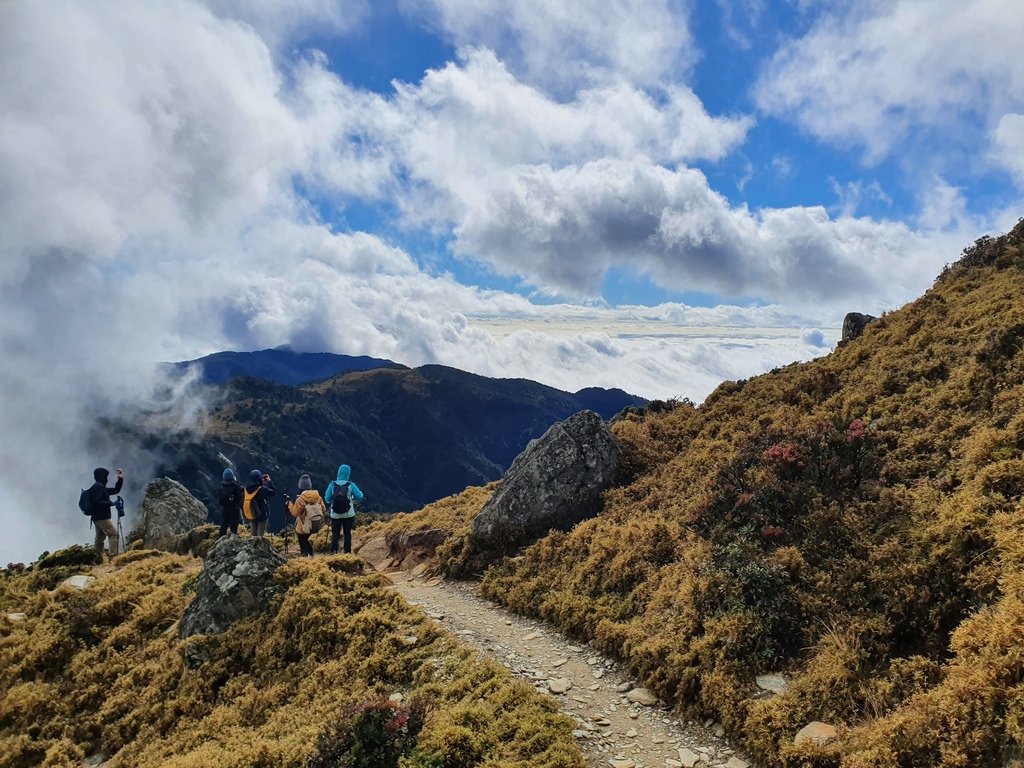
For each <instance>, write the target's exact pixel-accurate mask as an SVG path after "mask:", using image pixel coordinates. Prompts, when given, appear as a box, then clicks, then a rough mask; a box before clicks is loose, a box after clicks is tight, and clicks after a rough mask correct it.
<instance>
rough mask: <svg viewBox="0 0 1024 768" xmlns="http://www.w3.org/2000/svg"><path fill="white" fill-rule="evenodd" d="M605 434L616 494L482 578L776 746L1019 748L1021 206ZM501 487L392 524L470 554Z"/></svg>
mask: <svg viewBox="0 0 1024 768" xmlns="http://www.w3.org/2000/svg"><path fill="white" fill-rule="evenodd" d="M613 431H614V433H615V435H616V437H617V439H618V440H619V442H620V444H621V446H622V451H623V462H622V465H623V477H622V479H621V480H620V484H619V485H618V486H617V487H614V488H612V489H610V490H609V491H607V492H606V493H605V494H604V511H603V512H602V513H601V514H599V515H598V516H597V517H596V518H594V519H591V520H588V521H585V522H582V523H580V524H579V525H577V526H576V527H574V528H573V529H572V530H571V531H568V532H565V533H563V532H557V533H552V534H551V535H549V536H547V537H545V538H542V539H541V540H539V541H538V542H537V543H535V544H533V545H532V546H530V547H528V548H526V549H525V550H524V551H523V552H522V553H521V556H519V557H515V558H511V559H508V560H506V561H504V562H502V563H498V564H496V565H494V566H492V567H490V568H489V569H488V570H486V571H485V572H484V573H483V589H484V592H485V594H487V595H488V596H489V597H491V598H492V599H494V600H497V601H499V602H502V603H504V604H505V605H507V606H509V607H511V608H513V609H514V610H516V611H519V612H523V613H526V614H530V615H534V616H537V617H540V618H544V619H547V620H549V621H551V622H553V623H555V624H557V625H558V626H560V627H562V628H563V629H564V630H566V631H567V632H569V633H571V634H572V635H574V636H576V637H578V638H579V639H580V641H581V642H589V643H591V644H592V646H593V647H595V648H598V649H601V650H603V651H605V652H607V653H609V654H612V655H614V656H616V657H618V658H620V659H622V660H623V661H624V662H625V663H626V664H627V665H628V667H629V669H630V670H631V672H632V673H633V674H635V675H637V677H638V678H639V679H640V680H641V681H643V682H644V683H646V684H647V685H649V686H650V687H651V688H652V689H653V690H654V691H655V692H656V693H657V694H658V695H659V696H661V697H662V698H663V699H664V700H666V701H668V702H671V703H672V704H673V705H675V706H676V707H679V708H680V709H683V710H685V711H688V712H690V713H691V714H692V715H693V716H697V717H700V718H713V719H715V720H718V721H720V722H721V723H722V724H723V725H724V726H725V727H726V729H727V730H728V731H729V732H730V733H731V734H733V735H734V736H735V737H737V738H738V739H740V740H741V741H742V742H743V743H744V744H745V746H746V747H747V749H748V750H749V751H750V752H751V753H752V754H753V756H754V758H755V760H756V761H757V763H758V764H759V765H763V766H780V767H782V768H797V767H798V766H799V767H800V768H840V767H841V768H869V767H870V768H883V767H884V768H912V767H914V768H916V767H918V766H922V767H923V766H942V767H943V768H960V767H962V766H992V767H993V768H1002V767H1003V766H1018V765H1020V760H1021V745H1022V744H1024V663H1022V658H1024V657H1022V650H1021V649H1022V643H1021V638H1024V459H1022V458H1021V457H1022V454H1024V222H1022V223H1020V224H1018V226H1017V227H1015V228H1014V229H1013V231H1011V232H1010V233H1008V234H1007V235H1005V236H1003V237H999V238H984V239H982V240H980V241H978V242H977V243H975V244H974V245H973V246H971V247H970V248H968V249H966V250H965V251H964V254H963V256H962V258H961V259H960V260H959V261H958V262H956V263H955V264H953V265H952V266H950V267H948V268H947V269H946V270H945V271H944V272H943V274H942V275H941V276H940V277H939V278H938V279H937V281H936V282H935V285H934V287H933V288H932V289H931V290H929V291H928V292H927V293H926V294H925V295H924V296H922V297H921V298H920V299H918V300H917V301H915V302H913V303H911V304H909V305H907V306H906V307H904V308H902V309H900V310H898V311H896V312H892V313H888V314H885V315H883V316H882V317H880V318H878V319H876V320H874V321H872V322H870V323H868V324H866V325H865V327H864V328H863V333H862V335H860V336H857V337H851V338H850V339H849V340H847V341H846V342H845V343H844V344H842V345H841V346H840V347H839V348H838V349H837V350H836V351H835V352H833V353H832V354H830V355H828V356H827V357H824V358H821V359H819V360H815V361H812V362H810V363H805V364H794V365H790V366H786V367H785V368H781V369H778V370H775V371H772V372H771V373H768V374H765V375H763V376H758V377H756V378H753V379H750V380H748V381H737V382H726V383H724V384H722V385H721V386H720V387H719V388H718V389H717V390H716V391H715V392H714V393H713V394H712V395H711V396H709V397H708V399H707V400H706V401H705V402H704V403H703V404H702V405H701V406H699V407H694V406H692V405H690V404H688V403H680V404H678V405H677V406H676V407H674V408H664V407H659V408H649V409H647V410H645V411H642V412H636V413H631V414H629V415H627V416H626V417H625V418H623V419H620V420H618V421H617V422H616V423H615V424H613ZM491 492H492V491H491V490H488V491H483V490H481V489H475V490H473V491H467V492H466V493H465V494H462V495H461V496H459V497H456V498H454V499H447V500H445V501H443V502H440V503H438V504H436V505H431V506H428V507H426V508H425V509H423V510H421V511H419V512H416V513H413V514H411V515H407V516H400V517H398V518H396V519H394V520H392V521H389V522H388V523H387V527H386V528H385V529H383V531H382V532H384V533H385V534H386V535H387V536H389V537H390V539H389V540H393V541H398V540H400V539H401V538H402V537H403V536H405V537H406V538H408V532H409V531H415V530H417V529H430V530H435V531H447V532H450V533H451V534H453V535H452V536H451V538H450V540H449V541H447V542H444V543H441V544H440V545H439V546H437V549H436V555H437V556H438V557H439V558H440V559H441V561H442V563H441V564H442V566H443V567H446V568H449V569H455V570H458V569H459V568H460V567H462V566H463V565H464V562H463V560H462V554H463V552H464V547H462V546H461V545H460V543H459V542H460V541H464V540H465V537H468V536H469V535H470V533H471V528H472V525H473V519H474V517H473V516H474V514H476V513H478V512H479V511H480V509H481V508H482V507H483V505H484V504H485V503H486V502H487V500H488V498H490V497H491ZM434 540H435V542H436V540H437V537H436V536H435V537H434Z"/></svg>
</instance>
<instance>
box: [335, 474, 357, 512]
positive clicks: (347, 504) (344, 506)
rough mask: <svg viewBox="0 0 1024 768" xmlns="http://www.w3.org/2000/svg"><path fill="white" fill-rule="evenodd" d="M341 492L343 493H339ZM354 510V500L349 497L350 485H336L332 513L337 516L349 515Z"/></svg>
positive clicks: (336, 483)
mask: <svg viewBox="0 0 1024 768" xmlns="http://www.w3.org/2000/svg"><path fill="white" fill-rule="evenodd" d="M339 491H341V492H340V493H339ZM351 510H352V500H351V499H349V497H348V483H347V482H346V483H339V482H337V481H335V483H334V496H333V497H332V498H331V511H332V512H333V513H334V514H336V515H347V514H348V513H349V512H350V511H351Z"/></svg>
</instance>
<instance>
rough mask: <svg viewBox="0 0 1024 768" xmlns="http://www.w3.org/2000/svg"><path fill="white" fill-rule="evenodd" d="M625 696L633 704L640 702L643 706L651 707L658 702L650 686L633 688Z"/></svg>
mask: <svg viewBox="0 0 1024 768" xmlns="http://www.w3.org/2000/svg"><path fill="white" fill-rule="evenodd" d="M626 698H627V699H629V700H630V701H632V702H633V703H634V704H642V705H643V706H645V707H653V706H654V705H655V704H657V703H658V697H657V696H655V695H654V692H653V691H651V689H650V688H634V689H633V690H631V691H630V692H629V693H627V694H626Z"/></svg>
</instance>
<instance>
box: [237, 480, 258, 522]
mask: <svg viewBox="0 0 1024 768" xmlns="http://www.w3.org/2000/svg"><path fill="white" fill-rule="evenodd" d="M261 487H262V486H261ZM259 492H260V489H259V488H257V489H256V490H255V491H253V492H252V493H249V492H248V491H242V495H243V496H244V497H245V498H243V499H242V514H243V515H245V519H246V520H255V519H256V509H255V506H256V495H257V494H258V493H259Z"/></svg>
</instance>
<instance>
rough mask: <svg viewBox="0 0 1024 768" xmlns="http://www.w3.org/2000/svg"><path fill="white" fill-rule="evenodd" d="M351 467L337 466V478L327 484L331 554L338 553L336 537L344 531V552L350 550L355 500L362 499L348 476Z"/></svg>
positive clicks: (354, 516) (350, 472)
mask: <svg viewBox="0 0 1024 768" xmlns="http://www.w3.org/2000/svg"><path fill="white" fill-rule="evenodd" d="M350 477H352V468H351V467H350V466H349V465H348V464H342V465H341V466H340V467H338V479H337V480H335V481H334V482H333V483H331V484H330V485H328V486H327V491H326V492H325V493H324V501H326V502H327V505H328V506H329V507H330V510H331V514H330V518H331V554H334V555H336V554H338V539H339V538H340V537H341V532H342V530H344V531H345V554H350V553H351V552H352V526H353V525H354V524H355V521H356V502H357V501H362V499H363V492H362V491H360V490H359V486H358V485H356V484H355V483H353V482H352V481H351V480H350V479H349V478H350Z"/></svg>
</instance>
